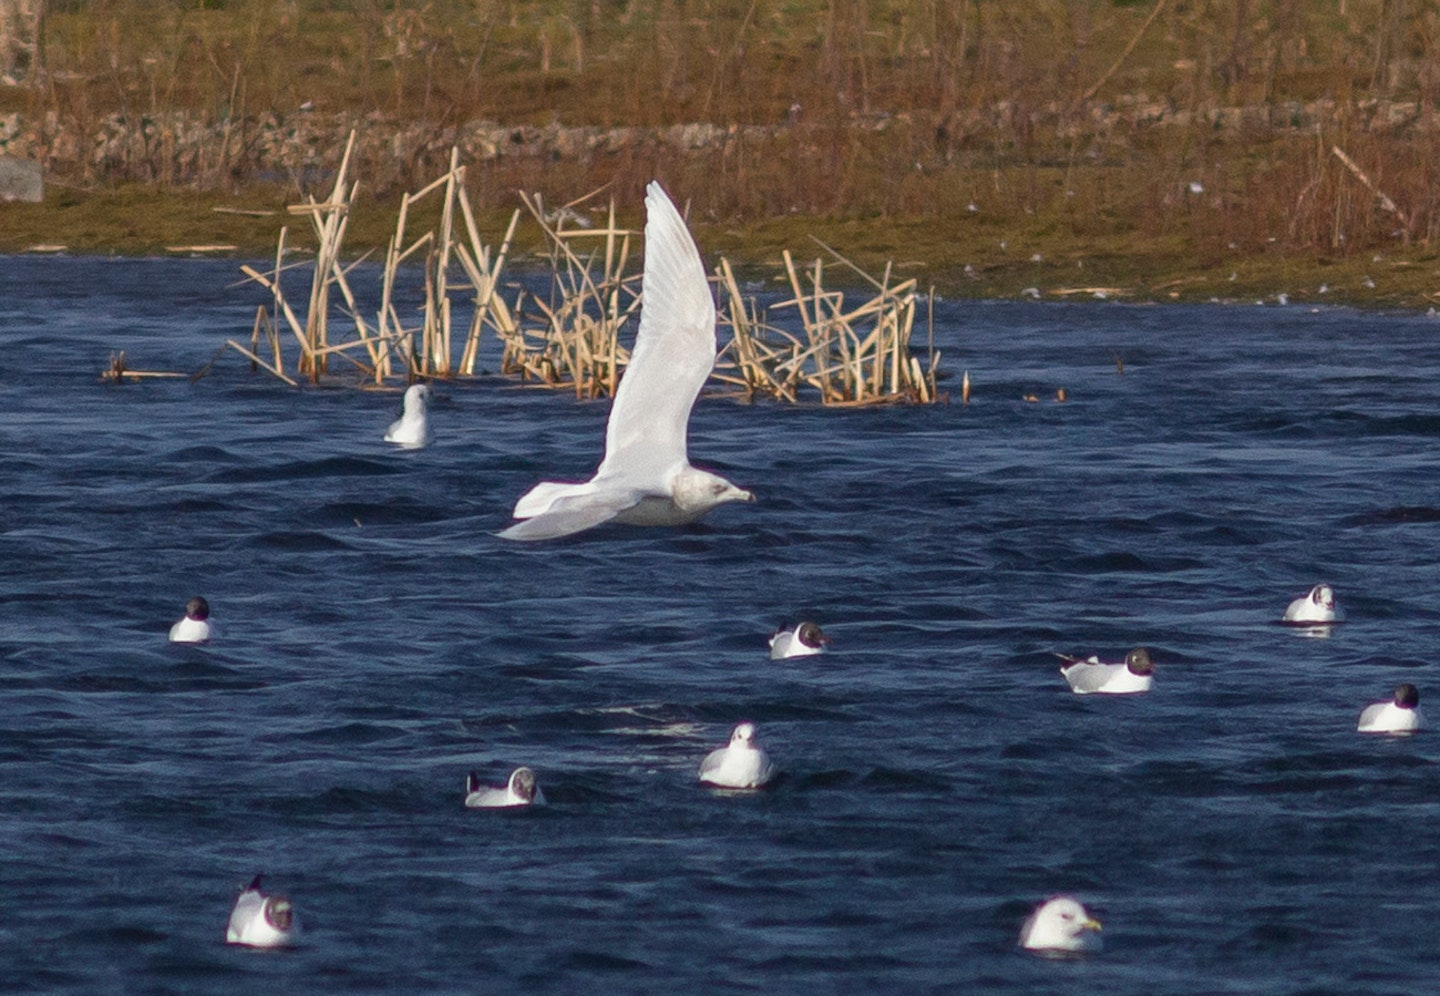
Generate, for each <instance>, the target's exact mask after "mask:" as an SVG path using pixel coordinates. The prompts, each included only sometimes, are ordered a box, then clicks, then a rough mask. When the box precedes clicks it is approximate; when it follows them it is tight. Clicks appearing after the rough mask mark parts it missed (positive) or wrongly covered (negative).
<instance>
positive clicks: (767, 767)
mask: <svg viewBox="0 0 1440 996" xmlns="http://www.w3.org/2000/svg"><path fill="white" fill-rule="evenodd" d="M774 777H775V766H774V765H773V764H771V763H770V757H769V755H768V754H766V753H765V751H764V749H763V748H761V746H760V744H759V742H758V741H756V739H755V724H754V723H741V724H740V725H739V726H737V727H735V731H734V732H733V733H731V734H730V744H729V746H727V747H721V748H720V749H719V750H712V751H711V752H710V753H709V754H708V755H706V757H705V760H704V761H702V762H701V763H700V780H701V781H702V782H705V783H706V784H707V785H718V786H720V787H721V788H737V789H753V788H759V787H760V786H762V785H764V784H765V783H766V782H768V781H769V780H770V779H772V778H774Z"/></svg>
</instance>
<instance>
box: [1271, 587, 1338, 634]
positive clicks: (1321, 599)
mask: <svg viewBox="0 0 1440 996" xmlns="http://www.w3.org/2000/svg"><path fill="white" fill-rule="evenodd" d="M1344 618H1345V614H1344V613H1343V612H1341V611H1340V607H1339V606H1337V605H1336V604H1335V589H1333V588H1331V587H1330V586H1329V585H1328V584H1317V585H1316V586H1315V587H1313V588H1311V589H1310V594H1308V595H1305V596H1304V597H1302V598H1297V599H1295V601H1293V602H1291V603H1290V604H1289V605H1288V606H1286V608H1285V622H1287V623H1302V624H1305V625H1309V624H1312V623H1331V622H1340V621H1341V620H1342V619H1344Z"/></svg>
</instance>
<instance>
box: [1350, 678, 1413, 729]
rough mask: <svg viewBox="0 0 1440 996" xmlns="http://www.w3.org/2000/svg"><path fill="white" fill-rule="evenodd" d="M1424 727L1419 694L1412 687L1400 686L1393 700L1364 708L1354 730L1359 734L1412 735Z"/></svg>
mask: <svg viewBox="0 0 1440 996" xmlns="http://www.w3.org/2000/svg"><path fill="white" fill-rule="evenodd" d="M1407 692H1408V695H1407ZM1424 725H1425V717H1424V716H1422V715H1421V714H1420V693H1419V692H1418V691H1416V690H1415V686H1414V685H1401V686H1400V687H1399V688H1397V689H1396V690H1395V698H1394V699H1393V700H1391V701H1389V702H1376V703H1375V704H1374V705H1369V706H1366V707H1365V709H1364V710H1363V711H1362V712H1361V713H1360V723H1359V725H1358V726H1357V727H1356V729H1357V730H1358V731H1359V732H1361V733H1414V732H1415V731H1416V730H1419V729H1421V728H1422V727H1424Z"/></svg>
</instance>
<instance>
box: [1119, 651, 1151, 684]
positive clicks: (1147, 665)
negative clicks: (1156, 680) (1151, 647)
mask: <svg viewBox="0 0 1440 996" xmlns="http://www.w3.org/2000/svg"><path fill="white" fill-rule="evenodd" d="M1125 667H1126V668H1128V669H1129V671H1130V673H1131V674H1138V675H1141V676H1142V677H1143V676H1144V675H1147V674H1154V673H1155V665H1154V664H1152V663H1151V662H1150V651H1148V650H1146V649H1145V648H1144V647H1136V648H1135V649H1134V650H1132V651H1130V652H1129V653H1128V654H1126V655H1125Z"/></svg>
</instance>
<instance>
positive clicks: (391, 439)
mask: <svg viewBox="0 0 1440 996" xmlns="http://www.w3.org/2000/svg"><path fill="white" fill-rule="evenodd" d="M429 400H430V385H428V384H411V385H410V386H409V387H407V388H406V389H405V401H404V409H403V411H402V413H401V415H400V417H399V418H397V419H396V420H395V421H394V422H391V423H390V428H388V429H386V430H385V442H387V443H394V444H395V445H397V446H403V447H405V448H406V449H418V448H420V447H421V446H428V445H429V444H430V414H429V412H428V411H427V410H426V407H425V406H426V402H428V401H429Z"/></svg>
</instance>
